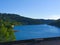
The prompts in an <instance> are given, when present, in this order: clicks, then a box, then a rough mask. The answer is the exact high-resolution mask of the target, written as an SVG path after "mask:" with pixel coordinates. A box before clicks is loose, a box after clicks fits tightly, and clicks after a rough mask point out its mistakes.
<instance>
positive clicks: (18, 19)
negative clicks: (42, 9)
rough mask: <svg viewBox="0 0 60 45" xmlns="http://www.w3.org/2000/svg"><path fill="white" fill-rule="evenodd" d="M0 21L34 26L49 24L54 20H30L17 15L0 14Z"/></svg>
mask: <svg viewBox="0 0 60 45" xmlns="http://www.w3.org/2000/svg"><path fill="white" fill-rule="evenodd" d="M0 20H4V21H8V22H13V23H14V24H23V25H35V24H49V23H51V22H53V21H54V20H44V19H32V18H27V17H23V16H20V15H18V14H8V13H0Z"/></svg>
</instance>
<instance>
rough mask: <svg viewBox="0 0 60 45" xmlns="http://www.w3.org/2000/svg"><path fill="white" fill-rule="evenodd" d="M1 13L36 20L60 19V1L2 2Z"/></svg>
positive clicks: (4, 0) (23, 0)
mask: <svg viewBox="0 0 60 45" xmlns="http://www.w3.org/2000/svg"><path fill="white" fill-rule="evenodd" d="M0 13H13V14H19V15H21V16H25V17H29V18H34V19H59V18H60V0H0Z"/></svg>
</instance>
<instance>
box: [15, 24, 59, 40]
mask: <svg viewBox="0 0 60 45" xmlns="http://www.w3.org/2000/svg"><path fill="white" fill-rule="evenodd" d="M14 30H19V32H15V36H16V40H27V39H34V38H48V37H58V36H60V28H57V27H54V26H50V25H46V24H44V25H22V26H15V27H14Z"/></svg>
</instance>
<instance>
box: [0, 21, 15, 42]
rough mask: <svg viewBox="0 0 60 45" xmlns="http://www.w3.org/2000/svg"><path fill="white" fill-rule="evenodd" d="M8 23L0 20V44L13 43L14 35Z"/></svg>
mask: <svg viewBox="0 0 60 45" xmlns="http://www.w3.org/2000/svg"><path fill="white" fill-rule="evenodd" d="M12 30H13V28H12V27H11V24H10V23H9V22H5V21H3V20H0V42H7V41H14V40H15V35H14V32H13V31H12Z"/></svg>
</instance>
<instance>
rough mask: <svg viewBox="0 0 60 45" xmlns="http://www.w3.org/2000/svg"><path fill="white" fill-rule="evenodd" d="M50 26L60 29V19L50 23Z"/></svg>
mask: <svg viewBox="0 0 60 45" xmlns="http://www.w3.org/2000/svg"><path fill="white" fill-rule="evenodd" d="M49 25H52V26H56V27H60V19H58V20H55V21H54V22H52V23H50V24H49Z"/></svg>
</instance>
